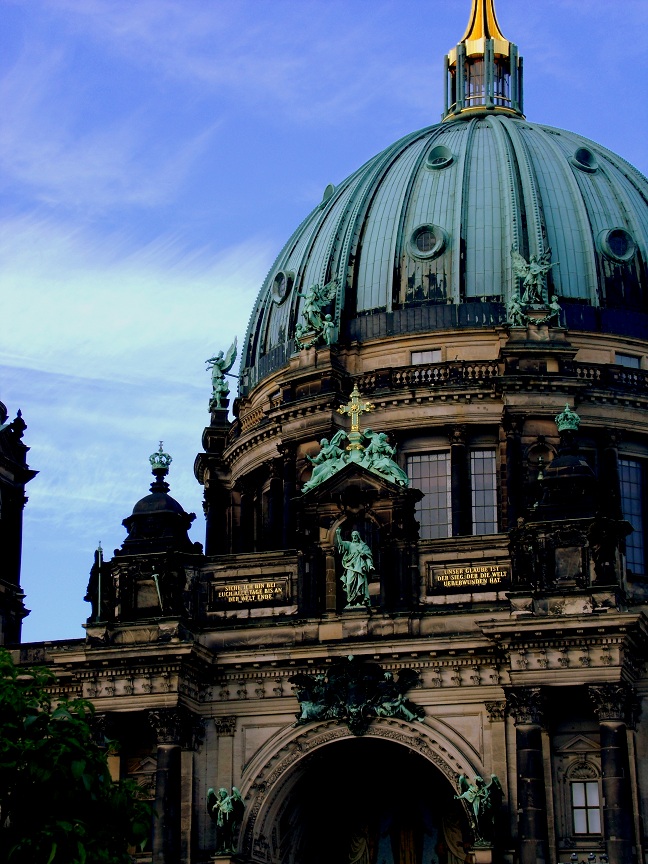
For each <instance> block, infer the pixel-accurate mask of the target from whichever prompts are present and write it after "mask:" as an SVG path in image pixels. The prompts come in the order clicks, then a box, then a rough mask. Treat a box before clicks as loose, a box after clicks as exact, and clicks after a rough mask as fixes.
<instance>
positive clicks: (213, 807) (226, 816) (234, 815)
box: [207, 786, 245, 855]
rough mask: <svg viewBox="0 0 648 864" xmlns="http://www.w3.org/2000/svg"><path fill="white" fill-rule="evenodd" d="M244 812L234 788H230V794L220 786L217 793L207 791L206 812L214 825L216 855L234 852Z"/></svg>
mask: <svg viewBox="0 0 648 864" xmlns="http://www.w3.org/2000/svg"><path fill="white" fill-rule="evenodd" d="M244 810H245V804H244V803H243V798H242V796H241V793H240V792H239V790H238V789H237V788H236V786H232V792H231V794H228V792H227V789H225V788H224V787H222V786H221V788H220V789H219V790H218V792H216V790H215V789H208V790H207V812H208V813H209V817H210V819H211V820H212V822H214V824H215V825H216V843H217V847H216V852H217V854H221V853H222V854H225V855H227V854H232V853H233V852H235V851H236V846H237V843H238V834H239V831H240V829H241V822H242V821H243V812H244Z"/></svg>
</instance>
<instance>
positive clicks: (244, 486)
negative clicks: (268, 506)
mask: <svg viewBox="0 0 648 864" xmlns="http://www.w3.org/2000/svg"><path fill="white" fill-rule="evenodd" d="M237 486H238V489H239V490H240V499H241V516H240V523H239V542H238V547H239V548H238V551H239V552H252V551H254V549H255V543H254V489H253V487H252V485H251V483H250V482H249V480H248V479H247V478H245V479H241V480H239V481H238V483H237Z"/></svg>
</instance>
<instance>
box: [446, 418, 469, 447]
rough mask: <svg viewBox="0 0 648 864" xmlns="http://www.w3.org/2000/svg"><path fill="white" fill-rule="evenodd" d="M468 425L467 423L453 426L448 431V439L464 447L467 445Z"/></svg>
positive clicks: (452, 443)
mask: <svg viewBox="0 0 648 864" xmlns="http://www.w3.org/2000/svg"><path fill="white" fill-rule="evenodd" d="M467 430H468V427H467V426H466V425H465V424H457V425H456V426H451V427H450V430H449V431H448V441H449V443H450V444H451V445H455V446H456V445H460V446H462V447H465V446H466V443H467V437H466V433H467Z"/></svg>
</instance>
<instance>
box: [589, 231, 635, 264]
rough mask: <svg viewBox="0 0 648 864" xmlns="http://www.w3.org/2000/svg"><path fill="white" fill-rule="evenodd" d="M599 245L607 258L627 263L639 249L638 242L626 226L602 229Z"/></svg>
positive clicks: (598, 239)
mask: <svg viewBox="0 0 648 864" xmlns="http://www.w3.org/2000/svg"><path fill="white" fill-rule="evenodd" d="M597 245H598V247H599V249H600V250H601V252H602V253H603V254H604V255H605V257H606V258H611V259H612V261H618V262H620V263H621V264H626V263H627V262H628V261H631V260H632V259H633V258H634V256H635V253H636V251H637V244H636V243H635V241H634V240H633V239H632V235H631V234H629V233H628V232H627V231H626V230H625V228H608V229H606V230H605V231H601V233H600V234H599V235H598V238H597Z"/></svg>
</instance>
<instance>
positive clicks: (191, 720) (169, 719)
mask: <svg viewBox="0 0 648 864" xmlns="http://www.w3.org/2000/svg"><path fill="white" fill-rule="evenodd" d="M148 720H149V723H150V724H151V726H152V727H153V730H154V731H155V734H156V736H157V743H158V746H159V745H161V744H176V745H178V746H181V747H187V748H195V747H197V746H198V745H199V743H200V742H201V741H202V739H203V737H204V734H205V732H204V721H203V720H202V718H200V717H198V716H197V715H195V714H194V713H193V712H191V711H188V710H187V709H186V708H182V707H178V708H157V709H154V710H151V711H149V712H148Z"/></svg>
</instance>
